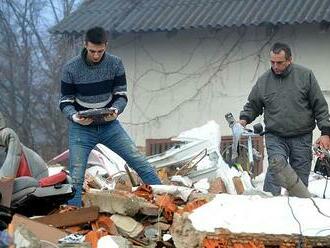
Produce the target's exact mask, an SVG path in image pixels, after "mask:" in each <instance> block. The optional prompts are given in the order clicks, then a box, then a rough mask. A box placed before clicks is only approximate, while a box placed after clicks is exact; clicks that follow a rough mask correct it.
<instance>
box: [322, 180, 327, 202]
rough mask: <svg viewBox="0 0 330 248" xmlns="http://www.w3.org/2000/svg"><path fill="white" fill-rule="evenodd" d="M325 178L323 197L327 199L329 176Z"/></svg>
mask: <svg viewBox="0 0 330 248" xmlns="http://www.w3.org/2000/svg"><path fill="white" fill-rule="evenodd" d="M324 178H325V187H324V191H323V199H325V192H326V191H327V186H328V177H324Z"/></svg>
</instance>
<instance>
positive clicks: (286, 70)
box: [271, 64, 292, 78]
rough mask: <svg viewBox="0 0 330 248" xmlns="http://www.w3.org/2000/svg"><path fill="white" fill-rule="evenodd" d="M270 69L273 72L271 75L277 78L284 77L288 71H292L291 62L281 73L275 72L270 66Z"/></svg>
mask: <svg viewBox="0 0 330 248" xmlns="http://www.w3.org/2000/svg"><path fill="white" fill-rule="evenodd" d="M271 71H272V73H273V75H274V76H275V77H277V78H285V77H286V76H288V75H289V74H290V72H291V71H292V64H290V65H289V66H288V67H287V68H286V69H285V70H284V72H283V73H282V74H275V73H274V71H273V69H272V68H271Z"/></svg>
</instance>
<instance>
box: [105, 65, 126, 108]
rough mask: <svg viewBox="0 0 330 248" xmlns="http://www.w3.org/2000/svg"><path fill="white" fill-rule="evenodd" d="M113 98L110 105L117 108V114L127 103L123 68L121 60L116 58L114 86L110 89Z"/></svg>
mask: <svg viewBox="0 0 330 248" xmlns="http://www.w3.org/2000/svg"><path fill="white" fill-rule="evenodd" d="M112 95H113V100H112V101H111V106H107V107H112V108H115V109H117V110H118V112H117V114H120V113H122V112H123V111H124V109H125V107H126V105H127V82H126V75H125V69H124V65H123V63H122V61H121V60H120V59H118V61H117V66H116V72H115V77H114V86H113V90H112Z"/></svg>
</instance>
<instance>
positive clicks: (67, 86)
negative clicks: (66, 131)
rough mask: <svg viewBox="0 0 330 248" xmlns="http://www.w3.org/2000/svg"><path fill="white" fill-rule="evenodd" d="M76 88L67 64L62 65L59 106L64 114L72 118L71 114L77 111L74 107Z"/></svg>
mask: <svg viewBox="0 0 330 248" xmlns="http://www.w3.org/2000/svg"><path fill="white" fill-rule="evenodd" d="M75 94H76V88H75V85H74V82H73V79H72V76H71V73H70V72H69V70H68V69H67V66H64V67H63V70H62V78H61V98H60V103H59V107H60V109H61V111H62V112H63V114H64V116H65V117H66V118H68V119H69V120H72V115H73V114H75V113H76V112H77V111H76V109H75V107H74V105H73V104H74V102H75Z"/></svg>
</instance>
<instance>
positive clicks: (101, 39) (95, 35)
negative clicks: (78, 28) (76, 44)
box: [85, 27, 108, 45]
mask: <svg viewBox="0 0 330 248" xmlns="http://www.w3.org/2000/svg"><path fill="white" fill-rule="evenodd" d="M107 41H108V38H107V33H106V32H105V30H104V29H103V28H102V27H93V28H90V29H88V30H87V32H86V36H85V42H86V43H87V42H91V43H93V44H98V45H99V44H105V43H107Z"/></svg>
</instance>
